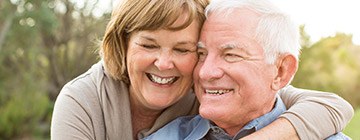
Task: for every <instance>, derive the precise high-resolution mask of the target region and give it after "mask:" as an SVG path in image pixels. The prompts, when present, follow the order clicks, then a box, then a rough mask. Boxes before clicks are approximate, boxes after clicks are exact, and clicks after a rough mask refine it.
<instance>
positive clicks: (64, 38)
mask: <svg viewBox="0 0 360 140" xmlns="http://www.w3.org/2000/svg"><path fill="white" fill-rule="evenodd" d="M117 1H118V0H0V140H2V139H4V140H5V139H6V140H7V139H21V140H33V139H34V140H38V139H39V140H42V139H50V121H51V114H52V110H53V105H54V101H55V99H56V97H57V95H58V93H59V91H60V90H61V87H62V86H63V85H64V84H65V83H66V82H68V81H70V80H71V79H73V78H75V77H76V76H77V75H79V74H81V73H83V72H85V71H86V70H87V69H88V68H90V66H91V65H92V64H94V63H96V62H97V61H99V57H98V54H97V48H98V42H99V40H100V39H101V37H102V35H103V33H104V30H105V26H106V23H107V22H108V21H109V17H110V12H111V9H112V7H113V5H115V4H116V3H117ZM272 1H273V2H274V3H275V4H276V5H278V6H279V7H280V8H282V9H283V10H284V11H286V12H288V13H289V14H290V15H292V17H293V18H294V19H295V20H296V21H297V22H298V23H299V24H301V26H300V27H299V28H300V30H301V37H302V42H301V45H302V46H303V50H302V55H301V58H300V59H301V61H300V69H299V70H298V72H297V75H296V77H295V79H294V81H293V83H292V85H294V86H296V87H302V88H308V89H316V90H323V91H329V92H334V93H336V94H338V95H339V96H341V97H343V98H344V99H346V100H347V101H348V102H350V103H351V105H352V106H353V107H354V109H355V111H356V114H355V116H354V118H353V119H352V121H351V122H350V124H349V125H348V126H347V128H346V129H345V130H344V133H345V134H347V135H349V136H350V137H352V138H353V139H354V140H356V139H357V140H360V133H358V130H360V110H359V109H360V94H359V93H358V92H359V91H360V55H359V54H360V45H359V44H360V41H359V39H357V38H359V36H360V29H359V27H360V23H359V24H357V23H356V22H359V20H355V19H356V18H358V17H359V13H360V12H357V11H355V9H356V8H354V7H353V6H352V5H356V4H354V3H352V2H356V0H342V1H341V2H340V1H339V2H338V3H334V1H336V0H334V1H325V0H318V1H320V2H319V3H316V4H314V2H311V1H307V0H289V1H284V0H272ZM359 3H360V2H359ZM331 5H332V6H331ZM359 5H360V4H357V6H359ZM324 7H325V8H324ZM326 7H327V8H326ZM357 9H360V8H357ZM341 12H343V13H341ZM315 13H318V14H315ZM344 17H350V18H344ZM354 23H356V24H354Z"/></svg>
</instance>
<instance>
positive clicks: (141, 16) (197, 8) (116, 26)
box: [100, 0, 209, 83]
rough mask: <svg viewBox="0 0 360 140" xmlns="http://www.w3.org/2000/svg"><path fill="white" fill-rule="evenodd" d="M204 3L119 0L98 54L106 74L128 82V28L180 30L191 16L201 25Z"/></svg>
mask: <svg viewBox="0 0 360 140" xmlns="http://www.w3.org/2000/svg"><path fill="white" fill-rule="evenodd" d="M208 3H209V2H208V0H122V1H121V2H120V3H119V5H118V6H117V7H116V8H115V9H114V10H113V12H112V15H111V20H110V22H109V23H108V25H107V27H106V31H105V35H104V38H103V40H102V45H101V48H100V56H101V58H102V59H103V61H104V65H105V69H106V71H107V72H108V74H110V76H111V77H112V78H114V79H116V80H122V81H124V82H126V83H129V78H128V74H127V70H126V51H127V42H128V39H129V38H128V37H129V35H130V34H131V33H132V32H136V31H142V30H156V29H167V30H181V29H184V28H186V27H187V26H189V25H190V24H191V23H192V21H194V20H197V21H198V22H199V24H200V27H201V26H202V23H203V22H204V20H205V16H204V9H205V7H206V5H207V4H208ZM184 11H186V12H184ZM185 13H186V14H188V15H187V17H188V18H187V20H186V22H184V23H183V24H182V25H180V26H177V27H173V26H172V25H173V24H174V22H175V21H176V20H177V18H178V17H180V16H181V15H182V14H185ZM199 31H200V29H199Z"/></svg>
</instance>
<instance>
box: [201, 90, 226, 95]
mask: <svg viewBox="0 0 360 140" xmlns="http://www.w3.org/2000/svg"><path fill="white" fill-rule="evenodd" d="M230 91H232V90H229V89H224V90H209V89H207V90H205V92H206V93H207V94H215V95H223V94H225V93H228V92H230Z"/></svg>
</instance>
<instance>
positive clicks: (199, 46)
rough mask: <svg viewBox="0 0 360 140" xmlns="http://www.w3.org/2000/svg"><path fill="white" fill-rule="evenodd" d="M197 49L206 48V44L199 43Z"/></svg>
mask: <svg viewBox="0 0 360 140" xmlns="http://www.w3.org/2000/svg"><path fill="white" fill-rule="evenodd" d="M197 48H198V49H199V48H205V45H204V43H202V42H198V43H197Z"/></svg>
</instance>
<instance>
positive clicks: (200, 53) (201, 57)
mask: <svg viewBox="0 0 360 140" xmlns="http://www.w3.org/2000/svg"><path fill="white" fill-rule="evenodd" d="M197 54H198V57H199V61H205V58H206V56H207V54H206V52H205V51H198V52H197Z"/></svg>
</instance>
